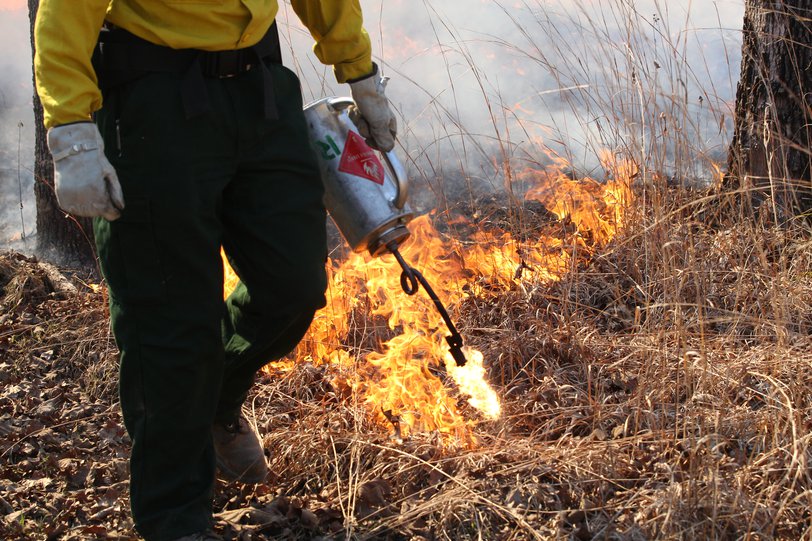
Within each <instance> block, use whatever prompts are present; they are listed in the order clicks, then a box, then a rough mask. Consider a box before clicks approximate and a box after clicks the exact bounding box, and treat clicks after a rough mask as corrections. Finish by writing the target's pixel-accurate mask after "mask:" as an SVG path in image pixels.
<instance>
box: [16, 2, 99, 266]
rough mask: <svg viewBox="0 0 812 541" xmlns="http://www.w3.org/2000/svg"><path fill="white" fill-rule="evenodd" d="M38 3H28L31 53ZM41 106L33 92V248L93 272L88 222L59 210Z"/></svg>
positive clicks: (47, 257)
mask: <svg viewBox="0 0 812 541" xmlns="http://www.w3.org/2000/svg"><path fill="white" fill-rule="evenodd" d="M38 7H39V0H28V15H29V20H30V23H31V51H32V54H33V52H34V20H35V17H36V14H37V8H38ZM42 119H43V114H42V104H41V103H40V101H39V96H37V93H36V91H34V130H35V142H34V179H35V182H34V197H35V200H36V205H37V248H36V255H37V256H38V257H40V258H41V259H44V260H46V261H50V262H52V263H55V264H57V265H60V266H65V267H70V268H75V269H82V270H84V271H88V272H92V273H95V272H96V255H95V251H94V245H93V226H92V222H91V220H90V219H87V218H75V217H73V216H69V215H67V214H66V213H65V211H63V210H61V209H60V208H59V206H58V205H57V202H56V194H55V193H54V171H53V162H52V161H51V154H50V152H48V146H47V144H46V139H45V134H46V132H45V128H44V126H43V124H42Z"/></svg>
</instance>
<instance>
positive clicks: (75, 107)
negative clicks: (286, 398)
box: [34, 0, 396, 541]
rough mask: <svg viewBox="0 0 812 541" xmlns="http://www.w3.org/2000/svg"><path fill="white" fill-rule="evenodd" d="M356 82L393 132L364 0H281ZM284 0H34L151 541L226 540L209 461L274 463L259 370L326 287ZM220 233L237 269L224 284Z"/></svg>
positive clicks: (144, 528)
mask: <svg viewBox="0 0 812 541" xmlns="http://www.w3.org/2000/svg"><path fill="white" fill-rule="evenodd" d="M291 4H292V6H293V9H294V11H295V12H296V14H297V15H298V16H299V18H300V19H301V20H302V22H303V23H304V24H305V26H307V28H308V29H309V30H310V32H311V34H312V36H313V38H314V39H315V45H314V51H315V54H316V56H317V57H318V59H319V60H320V61H321V62H322V63H324V64H326V65H331V66H333V69H334V74H335V77H336V79H337V81H338V82H339V83H345V82H347V83H349V85H350V91H351V94H352V96H353V98H354V100H355V102H356V105H357V109H356V110H355V111H353V115H354V116H353V118H355V119H356V122H357V124H358V125H359V126H358V127H359V131H360V132H361V133H362V134H363V135H364V136H365V137H366V138H367V141H368V142H369V143H370V144H371V145H373V146H376V147H377V148H379V149H381V150H390V149H391V148H392V147H393V145H394V141H395V137H396V126H395V120H394V116H393V114H392V112H391V109H390V107H389V104H388V102H387V99H386V96H385V95H384V85H383V83H382V80H381V78H380V77H379V75H378V73H377V67H376V66H375V65H374V64H373V62H372V60H371V47H370V40H369V36H368V34H367V33H366V31H365V30H364V29H363V27H362V14H361V8H360V5H359V2H358V0H292V2H291ZM277 11H278V5H277V1H276V0H229V1H225V0H196V1H194V2H192V1H188V0H82V1H76V0H40V4H39V11H38V14H37V19H36V24H35V43H36V57H35V61H34V65H35V75H36V87H37V92H38V94H39V96H40V99H41V100H42V105H43V109H44V113H45V117H44V118H45V127H46V128H47V130H48V131H47V140H48V148H49V150H50V152H51V154H52V156H53V162H54V179H55V189H56V196H57V199H58V201H59V204H60V206H61V207H62V209H64V210H65V211H67V212H69V213H72V214H75V215H78V216H90V217H95V220H94V233H95V239H96V246H97V250H98V255H99V260H100V262H101V268H102V272H103V274H104V277H105V280H106V282H107V286H108V290H109V300H110V318H111V323H112V329H113V333H114V336H115V338H116V342H117V344H118V347H119V349H120V351H121V358H120V384H119V394H120V399H121V408H122V414H123V418H124V424H125V426H126V428H127V431H128V433H129V435H130V437H131V439H132V451H131V457H130V502H131V508H132V514H133V519H134V523H135V527H136V529H137V530H138V532H139V533H140V534H141V535H142V536H143V537H144V538H145V539H147V540H149V541H166V540H184V541H186V540H197V539H199V540H204V539H219V537H218V536H217V535H216V534H215V533H214V532H213V530H212V529H211V528H212V494H213V488H214V483H215V474H216V472H217V471H219V475H220V476H221V477H222V478H224V479H226V480H230V481H241V482H244V483H259V482H262V481H263V480H265V478H266V476H267V474H268V466H267V462H266V458H265V454H264V451H263V448H262V444H261V442H260V440H259V438H258V435H257V433H256V431H255V429H254V428H252V426H251V423H250V422H249V420H248V419H247V418H246V416H245V414H244V413H243V411H242V406H243V402H244V401H245V399H246V397H247V395H248V392H249V388H250V386H251V385H252V383H253V380H254V375H255V373H256V372H257V370H259V368H261V367H262V366H263V365H264V364H265V363H267V362H269V361H271V360H274V359H279V358H280V357H283V356H284V355H286V354H288V353H289V352H290V351H292V349H293V348H294V347H295V345H296V344H297V343H298V341H299V340H300V339H301V337H302V336H303V334H304V332H305V331H306V329H307V328H308V326H309V324H310V322H311V319H312V317H313V314H314V312H315V311H316V310H317V309H318V308H320V307H322V306H323V305H324V303H325V298H324V291H325V288H326V275H325V267H324V264H325V260H326V253H327V250H326V238H325V237H326V234H325V209H324V206H323V202H322V196H323V187H322V184H321V179H320V176H319V172H318V166H317V162H316V158H315V155H314V154H313V151H312V149H311V147H310V145H309V141H308V133H307V126H306V123H305V118H304V115H303V112H302V106H303V104H302V95H301V88H300V83H299V80H298V79H297V77H296V75H295V74H294V73H293V72H292V71H290V70H289V69H287V68H286V67H284V66H283V65H282V62H281V55H280V50H279V39H278V35H277V30H276V24H275V23H274V19H275V16H276V14H277ZM221 246H222V248H223V250H224V251H225V254H226V256H227V257H228V260H229V262H230V264H231V265H232V267H233V268H234V269H235V271H236V272H237V274H238V275H239V277H240V283H239V285H238V286H237V287H236V289H235V290H234V292H233V293H232V294H231V295H230V296H229V297H228V299H227V300H226V301H225V302H224V301H223V293H222V288H223V267H222V263H221V260H220V256H219V254H220V249H221Z"/></svg>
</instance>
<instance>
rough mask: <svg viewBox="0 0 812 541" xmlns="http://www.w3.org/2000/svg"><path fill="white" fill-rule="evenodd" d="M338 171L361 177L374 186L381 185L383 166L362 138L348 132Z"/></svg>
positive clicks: (352, 132)
mask: <svg viewBox="0 0 812 541" xmlns="http://www.w3.org/2000/svg"><path fill="white" fill-rule="evenodd" d="M338 170H339V171H342V172H344V173H349V174H351V175H356V176H359V177H363V178H365V179H368V180H371V181H372V182H374V183H376V184H383V165H382V164H381V160H379V159H378V157H377V156H376V155H375V152H374V151H373V150H372V149H371V148H369V146H367V144H366V141H364V138H363V137H361V136H360V135H358V134H357V133H355V132H354V131H349V132H348V133H347V142H346V143H344V151H343V152H342V153H341V161H340V162H339V164H338Z"/></svg>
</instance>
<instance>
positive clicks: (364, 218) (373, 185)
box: [304, 97, 466, 366]
mask: <svg viewBox="0 0 812 541" xmlns="http://www.w3.org/2000/svg"><path fill="white" fill-rule="evenodd" d="M354 104H355V102H353V100H352V99H350V98H345V97H332V98H324V99H321V100H318V101H316V102H313V103H311V104H309V105H307V106H306V107H305V108H304V113H305V118H306V119H307V124H308V128H309V130H310V138H311V142H312V143H313V147H314V149H315V150H316V154H317V156H318V162H319V168H320V170H321V177H322V180H323V182H324V192H325V194H324V203H325V205H326V207H327V211H328V212H329V213H330V216H331V217H332V219H333V221H334V222H335V224H336V226H337V227H338V230H339V231H340V232H341V235H342V236H343V237H344V239H346V241H347V243H348V244H349V245H350V247H351V248H352V250H353V251H355V252H363V251H364V250H367V251H369V253H370V255H372V256H373V257H377V256H380V255H383V254H385V253H387V252H389V253H391V254H393V255H394V256H395V258H396V259H397V261H398V263H399V264H400V266H401V268H402V269H403V272H402V273H401V275H400V285H401V287H402V288H403V291H404V292H405V293H406V294H407V295H414V294H415V293H417V291H418V289H419V288H420V285H422V286H423V289H425V290H426V293H427V294H428V295H429V297H430V298H431V300H432V302H433V303H434V306H435V307H436V308H437V310H438V312H439V313H440V315H441V316H442V318H443V321H444V322H445V324H446V326H447V327H448V330H449V332H450V333H451V334H449V335H448V336H446V342H447V343H448V346H449V348H450V352H451V355H452V357H453V358H454V361H455V362H456V364H457V366H463V365H464V364H465V363H466V359H465V355H464V354H463V352H462V345H463V344H462V336H460V333H459V332H457V329H456V327H455V326H454V323H453V322H452V321H451V317H450V316H449V315H448V311H447V310H446V309H445V306H443V303H442V302H441V301H440V298H439V297H438V296H437V294H436V293H435V292H434V290H433V289H432V287H431V285H429V283H428V281H427V280H426V279H425V277H424V276H423V275H422V274H421V273H420V271H418V270H417V269H415V268H414V267H412V266H411V265H409V264H408V263H407V262H406V260H405V259H404V258H403V256H402V255H401V253H400V252H399V251H398V247H399V246H400V245H401V244H402V243H403V241H405V240H406V239H407V238H409V229H408V228H407V227H406V224H408V223H409V221H411V219H412V218H413V217H414V214H413V213H412V211H411V210H410V209H409V206H408V204H407V201H406V199H407V197H408V179H407V177H406V172H405V170H404V168H403V166H402V165H401V163H400V161H399V160H398V157H397V155H396V154H395V153H394V151H389V152H383V153H381V155H382V156H383V158H384V160H383V161H384V163H385V164H386V167H384V166H383V164H382V163H381V160H380V159H379V158H378V154H377V153H376V152H375V151H374V150H373V149H372V148H370V147H369V146H368V145H367V144H366V142H365V141H364V138H363V137H362V136H361V135H360V134H359V133H358V129H357V128H356V127H355V124H353V122H352V120H350V117H349V114H348V111H347V109H348V107H350V106H351V105H354Z"/></svg>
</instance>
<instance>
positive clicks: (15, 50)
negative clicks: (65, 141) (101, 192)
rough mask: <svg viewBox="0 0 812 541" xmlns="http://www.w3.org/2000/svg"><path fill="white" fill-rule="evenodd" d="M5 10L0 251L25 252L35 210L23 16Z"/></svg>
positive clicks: (0, 11)
mask: <svg viewBox="0 0 812 541" xmlns="http://www.w3.org/2000/svg"><path fill="white" fill-rule="evenodd" d="M7 7H10V6H4V5H2V4H0V50H2V51H3V54H2V55H0V249H8V248H15V249H18V250H22V251H30V250H32V249H33V240H32V238H31V235H32V234H33V233H34V231H33V230H34V225H35V224H34V221H35V209H34V194H33V174H32V170H33V168H34V155H33V154H34V151H33V148H34V147H33V144H34V143H33V141H34V113H33V105H32V92H33V90H32V87H33V85H32V79H31V77H32V74H31V48H30V44H29V31H28V12H27V10H25V9H22V7H20V6H16V4H15V6H14V7H15V9H5V8H7ZM21 206H22V208H21ZM24 236H25V238H24Z"/></svg>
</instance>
